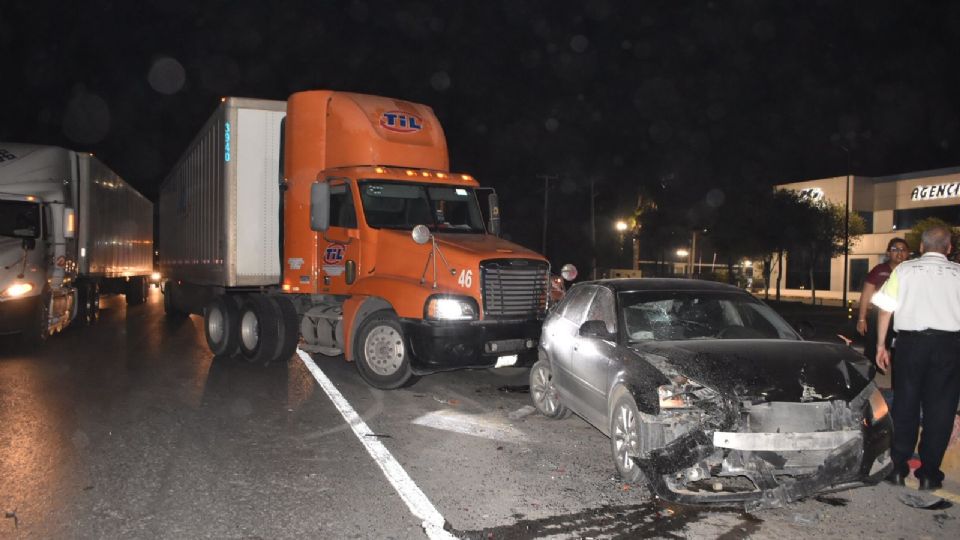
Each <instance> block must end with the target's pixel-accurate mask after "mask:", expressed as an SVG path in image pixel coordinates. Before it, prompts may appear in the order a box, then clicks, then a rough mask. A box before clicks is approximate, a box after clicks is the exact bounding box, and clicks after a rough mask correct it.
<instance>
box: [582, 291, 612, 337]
mask: <svg viewBox="0 0 960 540" xmlns="http://www.w3.org/2000/svg"><path fill="white" fill-rule="evenodd" d="M614 304H615V302H614V299H613V293H612V292H610V290H609V289H605V288H603V287H598V288H597V294H596V295H595V296H594V297H593V302H591V303H590V309H589V310H587V316H586V318H584V321H603V322H604V324H606V325H607V332H610V333H613V332H616V331H617V313H616V307H615V305H614Z"/></svg>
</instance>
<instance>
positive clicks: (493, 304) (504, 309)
mask: <svg viewBox="0 0 960 540" xmlns="http://www.w3.org/2000/svg"><path fill="white" fill-rule="evenodd" d="M548 272H549V265H547V263H546V262H543V261H533V260H529V259H496V260H492V261H483V262H481V263H480V275H481V282H480V286H481V287H483V313H484V318H487V319H489V318H500V319H513V318H531V317H536V318H541V317H543V315H544V313H545V312H546V309H547V274H548Z"/></svg>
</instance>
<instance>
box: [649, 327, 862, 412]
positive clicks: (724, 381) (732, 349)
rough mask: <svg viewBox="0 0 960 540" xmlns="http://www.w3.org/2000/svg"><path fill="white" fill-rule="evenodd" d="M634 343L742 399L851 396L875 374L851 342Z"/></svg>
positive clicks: (659, 363)
mask: <svg viewBox="0 0 960 540" xmlns="http://www.w3.org/2000/svg"><path fill="white" fill-rule="evenodd" d="M631 349H633V350H634V351H635V352H637V353H639V354H640V355H641V356H642V357H644V358H646V359H647V360H648V361H650V362H651V363H652V364H654V365H655V366H656V367H657V368H658V369H660V370H661V371H670V370H671V369H672V370H675V371H676V372H677V373H679V374H680V375H683V376H685V377H688V378H690V379H692V380H694V381H696V382H698V383H700V384H703V385H706V386H708V387H710V388H713V389H714V390H716V391H718V392H721V393H723V394H726V395H728V396H736V397H737V398H738V399H741V400H751V401H755V402H762V401H794V402H800V401H828V400H835V399H843V400H845V401H850V400H852V399H853V398H854V397H856V396H857V394H859V393H860V391H862V390H863V388H864V387H865V386H866V385H867V384H868V383H869V382H870V381H871V380H872V379H873V375H874V368H873V364H871V363H870V362H868V361H867V360H866V358H864V356H863V355H861V354H859V353H857V352H856V351H854V350H853V349H851V348H849V347H845V346H843V345H838V344H832V343H820V342H812V341H786V340H719V339H718V340H703V341H670V342H649V343H640V344H633V345H631Z"/></svg>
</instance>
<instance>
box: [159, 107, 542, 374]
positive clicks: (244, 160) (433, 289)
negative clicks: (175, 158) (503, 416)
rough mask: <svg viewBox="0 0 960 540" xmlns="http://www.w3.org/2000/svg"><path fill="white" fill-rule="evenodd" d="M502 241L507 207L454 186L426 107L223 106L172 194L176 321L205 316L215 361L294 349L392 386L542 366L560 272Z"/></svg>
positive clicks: (477, 190) (284, 354)
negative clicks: (543, 330) (502, 213)
mask: <svg viewBox="0 0 960 540" xmlns="http://www.w3.org/2000/svg"><path fill="white" fill-rule="evenodd" d="M281 172H282V176H281V174H280V173H281ZM498 229H499V209H498V206H497V200H496V194H495V193H493V190H492V189H489V188H481V187H480V186H479V184H478V183H477V181H476V180H475V179H474V178H473V177H471V176H470V175H467V174H460V173H452V172H450V168H449V158H448V155H447V146H446V139H445V137H444V134H443V130H442V128H441V126H440V123H439V121H438V120H437V118H436V116H435V115H434V113H433V111H432V110H431V109H430V108H429V107H427V106H425V105H420V104H416V103H411V102H408V101H403V100H397V99H391V98H386V97H377V96H369V95H361V94H354V93H346V92H333V91H307V92H298V93H295V94H293V95H292V96H290V98H289V100H288V101H287V102H286V103H284V102H277V101H266V100H252V99H241V98H225V99H224V100H223V103H222V104H221V106H220V107H219V108H218V109H217V111H216V113H215V114H214V115H213V117H212V118H211V119H210V120H209V121H208V122H207V124H206V125H205V126H204V128H203V129H202V130H201V132H200V134H198V135H197V137H196V139H195V140H194V142H193V144H192V145H191V146H190V148H188V150H187V152H186V153H185V154H184V156H183V158H181V160H180V162H179V163H178V164H177V166H176V167H175V168H174V170H173V172H172V173H171V174H170V175H169V176H168V178H167V179H166V180H165V181H164V184H163V186H162V187H161V195H160V260H161V262H160V264H161V268H162V271H163V276H164V278H165V279H166V280H167V281H166V282H165V283H164V287H163V289H164V294H165V296H164V300H165V307H166V310H167V313H168V314H170V315H171V316H177V315H183V314H186V313H194V314H200V315H202V316H203V318H204V328H205V334H206V337H207V342H208V345H209V346H210V348H211V350H212V351H213V352H214V353H215V354H217V355H234V354H236V353H237V352H240V353H242V355H243V356H245V357H246V358H248V359H249V360H251V361H263V362H270V361H274V360H287V359H288V358H289V357H290V355H291V354H292V352H293V349H294V348H295V347H296V346H297V344H298V342H299V343H300V346H301V348H303V349H304V350H306V351H309V352H312V353H319V354H322V355H326V356H339V355H341V354H342V355H343V356H344V357H345V358H346V359H347V360H348V361H354V362H356V365H357V368H358V371H359V373H360V375H361V376H362V377H363V378H364V379H365V380H366V381H367V382H368V383H369V384H371V385H372V386H375V387H378V388H383V389H391V388H397V387H400V386H403V385H406V384H409V383H410V382H411V381H412V380H414V378H415V377H416V376H418V375H422V374H427V373H432V372H437V371H444V370H451V369H460V368H486V367H498V366H506V365H521V366H522V365H529V364H531V363H532V362H533V361H534V360H535V359H536V356H537V346H538V340H539V336H540V327H541V323H542V320H543V317H544V315H545V311H546V307H547V291H548V286H549V276H550V268H549V264H548V262H547V261H546V260H545V259H544V257H542V256H541V255H539V254H537V253H535V252H533V251H530V250H528V249H525V248H523V247H521V246H518V245H516V244H512V243H510V242H507V241H505V240H503V239H501V238H499V231H498Z"/></svg>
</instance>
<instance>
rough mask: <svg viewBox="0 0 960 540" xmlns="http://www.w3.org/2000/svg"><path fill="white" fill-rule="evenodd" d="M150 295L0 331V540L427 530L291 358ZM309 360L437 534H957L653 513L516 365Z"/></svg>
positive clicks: (851, 519) (851, 500)
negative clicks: (393, 382)
mask: <svg viewBox="0 0 960 540" xmlns="http://www.w3.org/2000/svg"><path fill="white" fill-rule="evenodd" d="M161 300H162V298H161V296H160V295H159V293H158V292H157V291H156V290H152V292H151V297H150V301H149V302H148V303H147V304H146V305H143V306H136V307H131V308H129V309H128V308H127V307H126V306H125V305H124V303H123V300H122V298H120V297H108V298H104V300H103V311H102V318H101V321H100V322H99V323H98V324H97V325H95V326H93V327H90V328H83V327H74V328H70V329H69V330H68V331H67V332H65V333H64V334H62V335H58V336H55V337H54V338H52V339H51V340H50V341H49V343H47V344H46V345H44V346H43V347H41V348H39V349H36V350H24V349H18V348H16V347H14V341H13V340H10V339H7V338H0V422H2V424H0V425H2V429H0V516H5V517H4V519H2V520H0V537H3V538H8V537H9V538H116V537H123V538H197V537H209V538H237V537H262V538H294V537H297V538H304V537H306V538H425V537H426V535H425V533H424V531H423V529H422V528H421V524H420V523H419V521H418V520H417V519H416V518H414V517H413V516H412V515H411V513H410V510H409V509H408V508H407V506H406V505H405V504H404V502H403V501H402V500H401V499H400V497H399V496H398V495H397V492H396V491H395V490H394V488H393V487H392V486H391V484H390V482H388V481H387V480H386V478H385V477H384V474H383V472H382V471H381V469H380V468H379V467H378V466H377V465H376V464H375V463H374V461H373V459H372V458H371V456H370V455H369V454H368V453H367V452H366V451H365V450H364V447H363V445H362V444H361V442H360V441H358V439H357V437H356V436H354V434H353V432H352V431H351V429H350V427H349V426H347V425H346V424H345V423H344V421H343V418H342V417H341V416H340V413H338V412H337V410H336V409H335V408H334V407H333V405H332V404H331V401H330V399H329V398H328V397H327V395H326V394H325V392H324V391H323V389H322V388H320V387H319V386H318V385H317V383H316V381H315V380H314V379H313V377H312V376H311V374H310V373H309V371H308V370H307V369H306V367H305V366H304V364H303V363H302V362H301V361H299V359H298V358H297V357H294V358H292V359H291V360H290V361H289V362H288V363H284V364H276V365H271V366H266V367H265V366H262V365H251V364H248V363H246V362H244V361H242V360H238V359H220V358H212V357H211V355H210V353H209V352H208V351H207V349H206V346H205V344H204V340H203V332H202V327H201V324H200V320H199V318H197V317H191V318H189V319H186V320H181V321H169V320H167V319H166V318H165V317H164V316H163V313H162V305H161ZM315 360H316V362H317V364H318V365H319V367H320V368H321V369H322V370H323V372H324V373H325V374H326V376H328V377H329V378H330V380H332V381H333V383H334V385H335V386H336V387H337V389H339V391H340V392H341V393H342V394H343V396H344V397H345V398H346V400H347V401H349V403H350V404H351V405H352V407H353V408H354V409H355V410H356V411H357V413H359V414H360V416H361V417H362V418H363V420H364V421H365V422H366V424H367V425H368V426H369V429H370V430H371V433H369V434H367V435H368V436H370V437H374V438H376V439H377V440H379V441H381V442H382V443H383V445H384V446H385V447H386V449H387V450H389V452H390V453H391V454H392V455H393V456H394V457H395V458H396V460H397V462H398V463H399V464H400V465H401V466H402V467H403V469H404V470H405V471H406V472H407V473H408V474H409V476H410V478H411V479H412V481H413V482H415V483H416V484H417V486H418V487H419V488H420V489H421V490H422V491H423V493H424V494H425V495H426V497H428V498H429V500H430V501H431V502H432V504H433V506H435V507H436V509H437V510H438V511H439V512H440V513H441V514H442V515H443V518H444V519H445V520H446V522H447V527H448V530H449V532H450V533H451V534H452V535H453V536H454V537H461V538H580V537H590V538H627V537H633V538H636V537H660V538H704V537H706V538H715V537H717V538H742V537H757V538H770V537H787V538H795V537H801V536H804V537H842V536H848V537H849V536H853V535H856V536H858V537H859V536H866V535H869V536H876V537H883V538H886V537H910V538H918V537H929V538H951V537H957V536H960V507H958V506H953V505H952V504H951V503H950V502H949V501H948V502H947V503H945V504H943V505H941V506H939V507H936V508H934V509H930V510H926V509H924V510H920V509H914V508H910V507H908V506H905V505H904V504H902V503H901V502H899V500H898V496H899V495H900V494H902V493H903V492H904V490H901V489H899V488H894V487H891V486H887V485H880V486H876V487H868V488H861V489H856V490H850V491H845V492H840V493H834V494H830V495H825V496H821V497H818V498H813V499H808V500H806V501H802V502H800V503H797V504H793V505H790V506H788V507H787V508H782V509H777V510H767V511H761V512H753V513H745V512H743V511H742V510H738V509H711V508H699V507H683V506H676V505H668V504H665V503H663V502H662V501H658V500H651V499H650V497H649V496H648V494H647V493H646V492H645V490H644V489H642V488H641V487H640V486H636V485H630V484H624V483H622V482H620V481H619V480H618V479H617V478H615V476H614V469H613V466H612V463H611V458H610V446H609V441H608V440H607V439H606V438H605V437H604V436H603V435H602V434H600V433H599V432H598V431H597V430H595V429H594V428H592V427H590V426H589V425H588V424H586V422H584V421H582V420H580V419H579V418H577V417H571V418H568V419H565V420H559V421H554V420H549V419H546V418H544V417H542V416H539V415H537V414H530V411H529V409H526V408H525V407H527V406H528V405H529V399H530V396H529V394H527V393H525V392H523V386H524V385H525V372H524V370H518V369H505V370H480V371H460V372H453V373H444V374H438V375H434V376H430V377H425V378H423V379H421V380H420V381H419V382H418V383H416V384H415V385H414V386H412V387H410V388H405V389H402V390H397V391H393V392H382V391H379V390H374V389H371V388H369V387H367V386H366V385H365V384H364V383H363V382H362V381H360V379H359V377H358V376H357V374H356V371H355V370H354V367H353V366H352V365H351V364H348V363H346V362H344V361H343V360H342V359H326V358H322V357H316V358H315ZM958 453H960V449H958V446H957V445H956V444H955V445H954V446H953V447H952V450H951V456H954V457H952V458H951V459H956V458H955V456H956V455H958ZM948 474H949V475H950V477H949V478H948V485H947V488H949V489H951V490H952V491H950V493H951V494H952V493H957V492H958V491H957V490H956V489H955V486H956V481H957V480H960V477H957V476H955V473H952V472H951V473H948ZM955 502H956V503H958V504H960V500H958V501H955Z"/></svg>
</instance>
